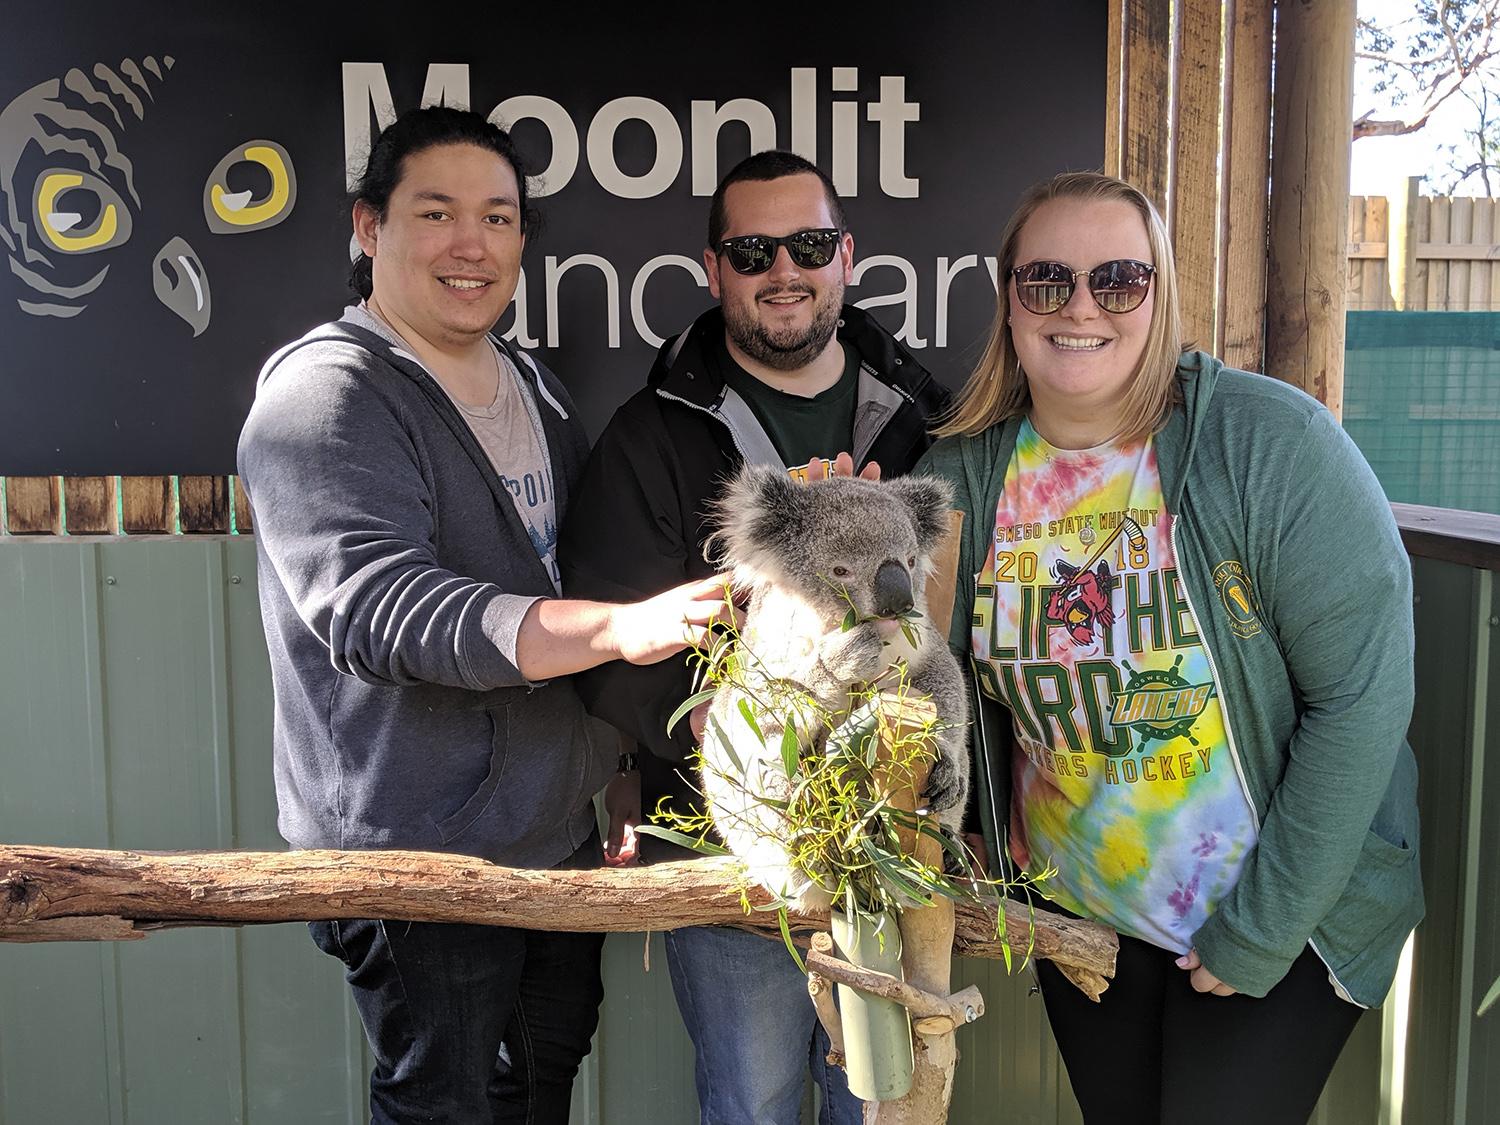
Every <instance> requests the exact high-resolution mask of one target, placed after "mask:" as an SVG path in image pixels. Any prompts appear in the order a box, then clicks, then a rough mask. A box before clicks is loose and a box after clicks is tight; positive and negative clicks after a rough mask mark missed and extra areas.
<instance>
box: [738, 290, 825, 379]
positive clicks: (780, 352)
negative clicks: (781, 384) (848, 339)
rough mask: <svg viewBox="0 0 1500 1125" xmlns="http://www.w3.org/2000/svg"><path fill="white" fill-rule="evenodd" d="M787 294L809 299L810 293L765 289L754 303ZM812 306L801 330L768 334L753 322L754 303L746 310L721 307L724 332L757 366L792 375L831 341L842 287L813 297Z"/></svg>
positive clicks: (806, 291) (793, 329) (791, 329)
mask: <svg viewBox="0 0 1500 1125" xmlns="http://www.w3.org/2000/svg"><path fill="white" fill-rule="evenodd" d="M787 293H806V294H808V295H809V296H813V293H814V290H813V288H812V287H811V286H809V285H789V286H784V287H782V286H778V287H768V288H766V289H763V290H761V291H760V292H759V293H757V294H756V295H755V301H760V300H762V299H763V298H766V297H775V296H778V295H782V294H787ZM813 302H814V303H813V315H812V320H811V321H810V322H809V323H808V325H807V327H806V328H804V329H798V328H788V329H783V330H781V331H779V332H776V331H772V330H771V329H769V328H767V327H766V326H765V325H764V324H762V323H761V322H760V321H759V320H758V319H756V315H755V309H756V304H755V302H750V303H749V304H748V305H747V306H742V305H738V304H736V305H725V306H724V328H725V330H726V331H727V332H728V333H729V338H730V339H731V340H733V341H734V344H735V347H737V348H739V349H740V351H742V352H744V353H745V354H746V355H748V356H749V357H750V358H751V359H753V360H755V361H756V362H757V363H763V364H765V365H766V366H767V367H770V368H772V369H773V370H776V371H796V370H797V369H798V368H799V367H806V366H807V365H808V364H809V363H811V362H812V361H813V360H815V359H817V358H818V357H819V356H820V355H822V354H823V349H824V348H826V347H828V341H829V340H831V339H833V334H834V332H835V331H836V330H837V329H838V326H839V313H840V312H841V311H842V309H843V305H844V287H843V286H842V285H840V286H837V287H836V288H835V287H830V288H828V289H825V290H824V291H823V295H822V296H821V297H816V296H814V297H813Z"/></svg>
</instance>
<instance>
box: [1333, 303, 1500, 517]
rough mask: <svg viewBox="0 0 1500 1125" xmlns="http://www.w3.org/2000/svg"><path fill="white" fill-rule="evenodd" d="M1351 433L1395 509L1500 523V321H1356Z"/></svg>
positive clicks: (1467, 316) (1438, 316)
mask: <svg viewBox="0 0 1500 1125" xmlns="http://www.w3.org/2000/svg"><path fill="white" fill-rule="evenodd" d="M1344 359H1345V368H1344V428H1345V429H1346V430H1348V431H1349V435H1350V436H1351V437H1352V438H1353V439H1354V441H1355V443H1356V444H1357V445H1358V446H1359V448H1360V449H1361V450H1362V451H1363V452H1364V455H1365V456H1366V457H1367V458H1368V459H1369V461H1370V465H1371V467H1372V468H1374V470H1375V475H1376V476H1378V477H1379V478H1380V483H1381V484H1382V485H1384V486H1385V491H1386V495H1387V496H1389V497H1390V498H1391V499H1392V500H1397V501H1402V502H1404V503H1409V504H1430V505H1433V506H1435V507H1440V508H1466V509H1469V510H1471V511H1477V512H1492V513H1496V514H1500V313H1496V312H1351V313H1349V314H1348V335H1347V339H1346V342H1345V353H1344Z"/></svg>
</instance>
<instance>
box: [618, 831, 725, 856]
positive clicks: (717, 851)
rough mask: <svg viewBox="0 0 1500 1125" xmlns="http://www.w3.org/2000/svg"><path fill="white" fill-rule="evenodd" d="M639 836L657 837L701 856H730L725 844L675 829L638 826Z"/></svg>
mask: <svg viewBox="0 0 1500 1125" xmlns="http://www.w3.org/2000/svg"><path fill="white" fill-rule="evenodd" d="M635 830H636V832H637V834H639V835H642V836H655V837H656V838H657V839H658V840H665V841H667V843H669V844H677V845H679V846H681V847H684V848H689V849H691V850H692V851H695V852H697V853H698V854H699V855H728V854H729V849H728V848H726V847H725V846H724V845H723V844H716V843H714V842H713V841H712V840H708V839H705V838H703V837H701V836H689V835H688V834H687V833H686V832H679V831H677V830H676V829H675V828H662V827H661V826H660V825H657V824H638V825H636V828H635Z"/></svg>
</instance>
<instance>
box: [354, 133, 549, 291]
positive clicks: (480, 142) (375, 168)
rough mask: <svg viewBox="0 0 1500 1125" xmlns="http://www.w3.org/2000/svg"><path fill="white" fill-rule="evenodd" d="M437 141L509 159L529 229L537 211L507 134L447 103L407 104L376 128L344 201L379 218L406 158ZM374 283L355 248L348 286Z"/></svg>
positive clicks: (524, 226) (364, 258)
mask: <svg viewBox="0 0 1500 1125" xmlns="http://www.w3.org/2000/svg"><path fill="white" fill-rule="evenodd" d="M438 145H474V146H476V147H477V148H482V149H487V150H488V151H490V152H493V153H494V154H495V155H496V156H498V157H500V159H502V160H504V161H505V162H506V163H507V164H509V165H510V167H511V171H513V172H515V174H516V186H517V188H518V189H519V191H520V199H518V200H517V202H518V203H519V204H520V207H521V231H522V233H523V234H524V233H528V232H530V231H531V229H532V227H534V226H535V225H536V218H537V217H536V214H535V212H534V211H533V210H532V207H531V202H530V200H529V199H528V198H527V192H526V167H525V164H524V162H523V161H522V160H521V155H520V153H519V152H517V151H516V145H515V142H514V141H512V140H511V139H510V134H509V133H507V132H506V131H505V130H504V129H502V128H500V126H498V125H496V124H494V123H493V122H491V121H489V120H487V119H486V118H485V117H483V116H482V115H481V114H478V113H474V112H473V111H471V110H467V109H451V108H449V107H448V106H438V105H433V106H425V107H423V108H422V109H409V110H407V111H406V112H405V113H403V114H402V115H401V116H400V117H398V118H396V120H395V121H393V122H391V124H389V125H387V126H386V127H385V128H384V129H382V130H381V131H380V135H379V136H378V137H376V138H375V143H374V144H372V145H371V146H370V159H369V160H368V161H367V162H366V164H365V171H364V174H363V175H362V176H360V178H359V182H358V183H356V184H355V185H354V190H353V191H352V192H350V193H349V202H350V204H351V205H352V204H354V203H363V204H365V205H366V206H367V207H369V208H370V209H371V210H372V211H374V212H375V215H376V217H377V218H379V220H380V221H381V222H382V223H383V222H385V214H386V208H387V207H388V206H389V205H390V202H391V195H392V194H393V193H394V192H395V190H396V187H397V185H398V184H400V183H401V176H402V173H403V171H404V164H405V161H406V158H407V157H408V156H414V155H416V154H417V153H419V152H424V151H426V150H427V149H429V148H435V147H437V146H438ZM374 285H375V279H374V269H373V263H371V261H370V258H369V255H367V254H365V253H363V252H361V253H360V254H359V255H358V256H357V257H356V258H355V259H354V262H353V264H352V265H351V266H350V268H349V288H351V289H353V290H354V291H355V292H356V293H357V294H359V296H360V297H361V298H362V299H366V300H367V299H369V296H370V293H371V291H372V290H373V289H374Z"/></svg>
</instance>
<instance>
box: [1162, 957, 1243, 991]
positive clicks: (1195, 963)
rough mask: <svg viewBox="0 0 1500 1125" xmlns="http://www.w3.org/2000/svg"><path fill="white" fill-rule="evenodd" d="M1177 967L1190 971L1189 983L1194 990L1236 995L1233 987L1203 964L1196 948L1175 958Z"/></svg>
mask: <svg viewBox="0 0 1500 1125" xmlns="http://www.w3.org/2000/svg"><path fill="white" fill-rule="evenodd" d="M1177 967H1178V968H1179V969H1182V970H1183V971H1185V972H1188V973H1191V974H1192V977H1191V982H1190V983H1191V984H1192V986H1193V990H1194V991H1195V992H1207V993H1209V994H1210V995H1211V996H1238V995H1239V993H1237V992H1236V991H1235V990H1234V989H1232V988H1230V987H1229V986H1228V985H1227V984H1225V983H1224V982H1223V981H1221V980H1220V979H1219V978H1218V977H1216V976H1214V975H1213V973H1211V972H1209V971H1208V968H1207V967H1206V966H1205V965H1204V964H1203V961H1202V960H1201V959H1200V958H1199V956H1198V951H1197V950H1196V949H1189V950H1188V951H1187V952H1186V953H1184V954H1183V955H1182V956H1181V957H1179V958H1177Z"/></svg>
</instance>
